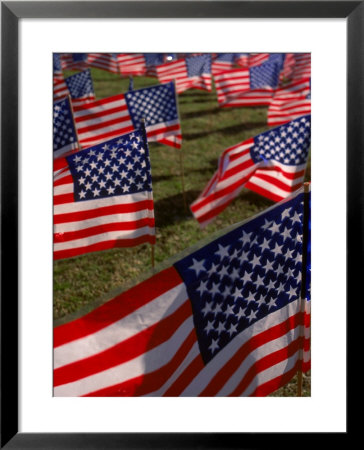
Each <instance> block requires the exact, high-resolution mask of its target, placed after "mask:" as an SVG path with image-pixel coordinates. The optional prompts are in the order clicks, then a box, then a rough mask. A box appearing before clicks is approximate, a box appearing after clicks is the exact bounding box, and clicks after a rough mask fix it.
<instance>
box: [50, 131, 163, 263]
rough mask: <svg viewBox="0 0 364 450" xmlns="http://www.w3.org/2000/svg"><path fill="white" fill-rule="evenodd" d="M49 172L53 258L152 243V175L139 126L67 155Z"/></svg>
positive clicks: (153, 240) (153, 235) (146, 149)
mask: <svg viewBox="0 0 364 450" xmlns="http://www.w3.org/2000/svg"><path fill="white" fill-rule="evenodd" d="M65 160H66V162H67V168H66V169H64V170H62V171H61V172H60V173H59V174H58V175H57V176H55V178H54V185H53V186H54V213H53V223H54V259H63V258H69V257H73V256H78V255H83V254H85V253H90V252H94V251H99V250H106V249H110V248H114V247H131V246H134V245H138V244H141V243H143V242H150V243H151V244H154V243H155V228H154V206H153V193H152V177H151V171H150V162H149V153H148V145H147V142H146V140H145V138H144V134H143V132H142V131H141V130H136V131H134V132H133V133H130V134H125V135H123V136H119V137H118V138H116V139H113V140H110V141H107V142H104V143H102V144H99V145H96V146H94V147H91V148H88V149H86V150H81V151H79V152H77V153H75V154H73V155H70V156H66V157H65Z"/></svg>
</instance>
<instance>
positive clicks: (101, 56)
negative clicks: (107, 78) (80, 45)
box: [87, 53, 119, 74]
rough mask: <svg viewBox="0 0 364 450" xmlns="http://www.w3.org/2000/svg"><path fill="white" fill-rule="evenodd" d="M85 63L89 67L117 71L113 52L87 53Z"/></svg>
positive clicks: (116, 62) (117, 66)
mask: <svg viewBox="0 0 364 450" xmlns="http://www.w3.org/2000/svg"><path fill="white" fill-rule="evenodd" d="M87 64H88V66H89V67H95V68H96V69H101V70H105V71H107V72H111V73H116V74H117V73H119V64H118V61H117V59H116V54H114V53H89V54H88V56H87Z"/></svg>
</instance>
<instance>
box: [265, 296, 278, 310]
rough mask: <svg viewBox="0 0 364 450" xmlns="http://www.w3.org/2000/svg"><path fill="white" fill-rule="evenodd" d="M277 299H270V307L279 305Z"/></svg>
mask: <svg viewBox="0 0 364 450" xmlns="http://www.w3.org/2000/svg"><path fill="white" fill-rule="evenodd" d="M276 301H277V299H274V298H271V299H270V300H269V302H268V303H267V306H268V308H273V307H274V306H277V305H276Z"/></svg>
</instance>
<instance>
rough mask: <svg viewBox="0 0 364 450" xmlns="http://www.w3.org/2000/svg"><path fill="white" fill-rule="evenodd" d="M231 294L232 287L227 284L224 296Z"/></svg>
mask: <svg viewBox="0 0 364 450" xmlns="http://www.w3.org/2000/svg"><path fill="white" fill-rule="evenodd" d="M229 295H231V287H230V286H228V285H226V286H225V289H224V292H223V293H222V296H223V297H224V298H227V297H229Z"/></svg>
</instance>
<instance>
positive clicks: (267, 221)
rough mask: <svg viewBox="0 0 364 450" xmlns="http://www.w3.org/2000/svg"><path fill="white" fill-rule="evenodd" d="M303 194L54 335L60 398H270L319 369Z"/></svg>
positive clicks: (234, 230)
mask: <svg viewBox="0 0 364 450" xmlns="http://www.w3.org/2000/svg"><path fill="white" fill-rule="evenodd" d="M302 203H303V194H302V193H299V194H298V195H295V196H293V197H292V198H290V199H287V200H286V201H284V202H282V203H279V204H277V205H274V207H272V208H270V209H268V210H266V211H264V212H263V213H261V214H260V215H258V216H256V217H254V218H252V219H251V220H249V221H247V222H245V223H243V224H240V225H239V226H237V227H236V228H235V229H233V230H232V231H229V232H225V233H224V234H223V235H222V236H220V237H219V238H218V239H215V240H214V241H212V242H210V243H209V244H207V245H205V246H203V247H202V248H199V249H198V250H196V251H190V252H189V254H188V256H186V257H184V258H182V259H180V260H178V261H177V262H176V263H174V264H173V265H172V266H170V267H168V268H166V269H164V270H162V271H160V272H159V273H157V274H155V275H153V276H152V277H151V278H148V279H147V280H145V281H143V282H141V283H140V284H138V285H136V286H134V287H133V288H131V289H129V290H127V291H125V292H123V293H121V294H120V295H118V296H116V297H114V298H112V299H111V300H109V301H108V302H106V303H104V304H103V305H102V306H100V307H98V308H97V309H95V310H93V311H92V312H90V313H89V314H87V315H85V316H83V317H81V318H79V319H76V320H74V321H71V322H69V323H66V324H64V325H61V326H58V327H56V328H54V377H53V382H54V396H56V397H61V396H64V397H67V396H72V397H73V396H100V397H116V396H188V397H197V396H266V395H268V394H270V393H271V392H273V391H275V390H276V389H278V388H279V387H280V386H283V385H284V384H286V383H287V382H288V381H289V380H290V379H291V378H292V377H293V376H294V375H295V374H296V372H297V370H299V369H303V370H306V369H307V368H308V364H309V357H310V355H309V347H308V345H309V328H307V327H306V328H305V327H304V314H303V312H302V311H301V298H300V297H301V295H300V294H301V273H302V271H303V268H302V250H303V245H302V236H303V232H302V220H303V217H302V216H303V205H302Z"/></svg>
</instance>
